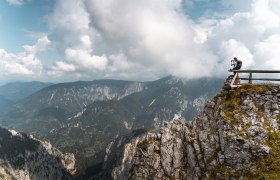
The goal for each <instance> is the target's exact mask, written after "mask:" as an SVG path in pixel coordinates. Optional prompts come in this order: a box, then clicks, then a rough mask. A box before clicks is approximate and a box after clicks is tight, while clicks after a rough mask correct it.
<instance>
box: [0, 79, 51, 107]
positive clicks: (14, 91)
mask: <svg viewBox="0 0 280 180" xmlns="http://www.w3.org/2000/svg"><path fill="white" fill-rule="evenodd" d="M52 84H53V83H44V82H39V81H32V82H13V83H8V84H5V85H3V86H0V96H3V97H5V98H6V99H8V100H10V101H13V102H17V101H19V100H21V99H23V98H26V97H27V96H29V95H31V94H33V93H35V92H36V91H38V90H41V89H43V88H45V87H47V86H50V85H52Z"/></svg>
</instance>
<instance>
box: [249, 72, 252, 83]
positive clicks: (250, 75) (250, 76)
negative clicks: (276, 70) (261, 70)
mask: <svg viewBox="0 0 280 180" xmlns="http://www.w3.org/2000/svg"><path fill="white" fill-rule="evenodd" d="M249 84H252V73H250V74H249Z"/></svg>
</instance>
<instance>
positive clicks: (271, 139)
mask: <svg viewBox="0 0 280 180" xmlns="http://www.w3.org/2000/svg"><path fill="white" fill-rule="evenodd" d="M279 97H280V88H279V87H278V86H272V85H250V86H243V87H240V88H238V89H235V90H227V89H224V90H223V91H221V92H220V93H219V94H218V95H217V96H216V97H214V98H213V99H212V100H211V101H209V102H208V103H206V105H205V108H204V111H203V112H202V113H200V114H199V115H198V116H197V117H196V118H194V119H193V121H191V122H186V121H185V120H183V119H181V118H178V119H174V120H173V121H172V122H170V123H165V125H164V127H162V128H160V129H158V130H154V131H151V132H148V133H146V134H144V135H140V136H139V135H138V136H136V137H133V136H131V137H129V138H127V137H123V138H119V139H118V140H116V141H114V142H112V143H110V144H109V145H108V147H107V149H106V152H107V155H106V157H105V163H104V166H103V173H101V174H100V176H99V177H97V178H107V179H108V178H112V179H229V178H233V179H239V178H249V179H252V178H257V179H259V178H265V179H279V178H280V175H279V174H280V173H279V172H280V154H279V151H280V132H279V131H278V126H279V122H280V114H279V106H280V99H279ZM93 179H94V178H93Z"/></svg>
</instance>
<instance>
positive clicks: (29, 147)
mask: <svg viewBox="0 0 280 180" xmlns="http://www.w3.org/2000/svg"><path fill="white" fill-rule="evenodd" d="M74 173H75V157H74V155H73V154H67V153H66V154H62V153H61V152H60V151H59V150H57V149H56V148H54V147H52V145H51V144H50V143H48V142H47V141H42V140H38V139H36V138H34V137H32V136H28V135H27V134H24V133H19V132H16V131H14V130H10V131H9V130H6V129H3V128H0V179H19V180H32V179H34V180H37V179H41V180H52V179H58V180H59V179H71V178H72V174H74Z"/></svg>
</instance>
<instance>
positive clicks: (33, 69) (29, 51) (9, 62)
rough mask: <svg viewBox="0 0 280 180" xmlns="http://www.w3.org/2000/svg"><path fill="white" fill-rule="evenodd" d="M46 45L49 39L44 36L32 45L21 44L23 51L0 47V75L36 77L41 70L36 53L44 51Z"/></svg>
mask: <svg viewBox="0 0 280 180" xmlns="http://www.w3.org/2000/svg"><path fill="white" fill-rule="evenodd" d="M48 45H49V40H48V38H47V37H46V36H44V37H42V38H40V39H38V41H37V43H36V44H35V45H33V46H27V45H25V46H23V48H24V50H25V51H23V52H20V53H17V54H14V53H8V52H7V51H5V50H4V49H0V77H2V78H5V77H14V78H24V77H31V76H36V77H35V78H38V77H39V76H40V75H41V74H42V71H43V65H42V63H41V61H40V59H39V58H38V53H40V52H42V51H44V50H45V49H46V47H47V46H48ZM2 78H0V80H1V79H2Z"/></svg>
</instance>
